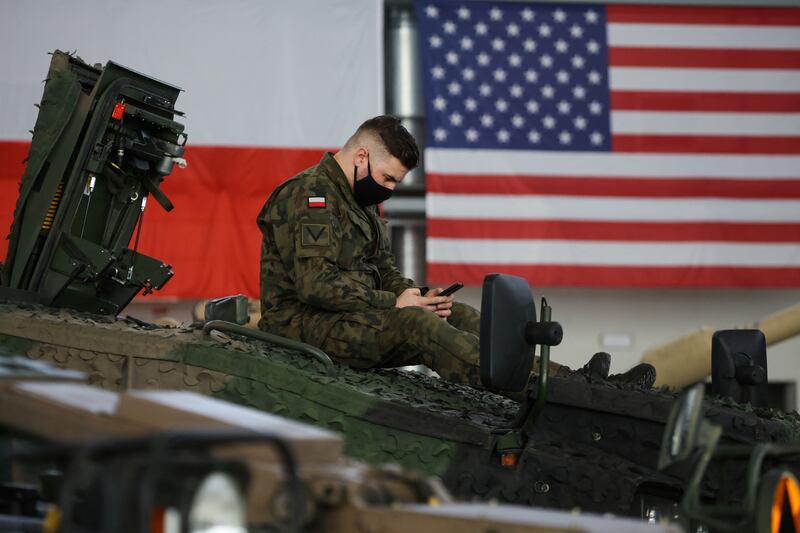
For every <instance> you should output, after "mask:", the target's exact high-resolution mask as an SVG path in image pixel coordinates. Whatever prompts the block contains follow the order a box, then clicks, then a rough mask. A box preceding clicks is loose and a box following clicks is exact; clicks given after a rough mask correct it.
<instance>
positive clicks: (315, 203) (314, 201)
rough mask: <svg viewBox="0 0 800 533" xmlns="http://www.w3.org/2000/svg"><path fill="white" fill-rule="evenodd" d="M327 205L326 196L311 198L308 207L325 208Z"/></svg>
mask: <svg viewBox="0 0 800 533" xmlns="http://www.w3.org/2000/svg"><path fill="white" fill-rule="evenodd" d="M326 203H327V202H326V201H325V197H324V196H309V197H308V207H325V204H326Z"/></svg>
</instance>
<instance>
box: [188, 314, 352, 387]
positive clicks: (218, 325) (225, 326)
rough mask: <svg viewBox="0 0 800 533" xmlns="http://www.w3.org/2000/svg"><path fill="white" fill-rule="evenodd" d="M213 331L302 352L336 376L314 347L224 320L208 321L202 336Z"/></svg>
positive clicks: (326, 360)
mask: <svg viewBox="0 0 800 533" xmlns="http://www.w3.org/2000/svg"><path fill="white" fill-rule="evenodd" d="M213 330H217V331H222V332H224V333H234V334H236V335H242V336H244V337H249V338H251V339H256V340H259V341H264V342H269V343H271V344H276V345H278V346H281V347H283V348H289V349H290V350H296V351H298V352H302V353H304V354H306V355H310V356H311V357H313V358H314V359H316V360H317V361H319V362H320V363H322V364H323V365H324V366H325V370H326V371H327V373H328V375H329V376H336V375H337V374H338V370H339V369H338V367H337V366H336V365H335V364H334V363H333V361H332V360H331V358H330V357H329V356H328V354H326V353H325V352H323V351H322V350H320V349H319V348H317V347H316V346H311V345H310V344H306V343H304V342H300V341H295V340H292V339H287V338H286V337H281V336H280V335H275V334H273V333H267V332H266V331H261V330H260V329H252V328H246V327H244V326H240V325H239V324H234V323H233V322H227V321H225V320H210V321H209V322H206V324H205V325H204V326H203V334H205V335H206V336H207V335H210V334H211V331H213Z"/></svg>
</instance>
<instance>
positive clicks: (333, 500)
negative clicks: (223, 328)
mask: <svg viewBox="0 0 800 533" xmlns="http://www.w3.org/2000/svg"><path fill="white" fill-rule="evenodd" d="M85 379H86V376H85V375H83V374H81V373H78V372H75V371H65V370H61V369H58V368H56V367H53V366H52V365H48V364H46V363H42V362H40V361H31V360H29V359H27V358H24V357H21V356H8V355H3V354H2V353H0V405H3V406H4V409H3V410H2V411H0V468H1V469H2V470H0V530H2V531H7V532H12V531H14V532H23V531H44V532H55V531H61V532H65V533H68V532H78V531H80V532H83V531H92V532H95V533H101V532H102V533H105V532H107V533H112V532H113V533H127V532H131V533H133V532H149V533H180V532H183V531H189V532H212V531H213V532H228V533H245V532H247V531H251V532H257V531H279V530H288V531H301V530H302V531H334V532H335V531H341V532H349V531H356V530H358V531H364V532H370V531H374V532H378V531H381V532H392V531H398V532H400V531H409V530H411V529H412V528H418V529H419V528H424V530H425V531H432V532H436V531H442V532H445V531H452V530H453V529H455V528H460V529H465V530H471V531H518V532H530V533H536V532H540V531H574V530H576V529H578V530H581V531H608V530H614V531H628V532H630V533H636V532H641V533H645V531H653V528H652V527H649V526H646V525H644V524H641V523H638V522H634V521H632V520H630V519H628V520H622V519H615V518H601V517H597V516H586V515H582V516H579V515H574V514H571V513H565V512H552V511H541V510H533V509H529V508H524V507H519V506H511V505H492V506H489V505H486V504H470V505H464V504H459V503H457V502H454V501H453V498H452V497H451V496H450V494H449V493H448V491H447V490H446V489H445V488H444V487H443V486H442V485H441V483H440V482H439V481H437V480H435V479H428V478H425V477H423V476H419V475H417V474H414V473H411V472H408V471H404V470H401V469H398V468H396V467H391V466H370V465H367V464H364V463H360V462H357V461H353V460H350V459H347V458H345V457H344V456H343V454H342V438H341V437H340V436H339V435H337V434H335V433H332V432H330V431H326V430H321V429H318V428H316V427H313V426H309V425H307V424H302V423H299V422H294V421H291V420H287V419H284V418H281V417H278V416H275V415H271V414H267V413H263V412H261V411H256V410H254V409H250V408H246V407H242V406H237V405H234V404H230V403H228V402H222V401H219V400H215V399H213V398H208V397H207V396H201V395H198V394H196V393H191V392H186V391H141V390H138V391H128V392H125V393H121V394H118V393H113V392H109V391H105V390H102V389H99V388H96V387H90V386H88V385H86V384H85V383H83V382H84V381H85ZM9 467H13V469H9ZM9 470H10V471H9ZM657 531H663V532H664V533H677V531H678V529H677V528H676V527H675V526H667V525H665V526H662V527H659V528H657Z"/></svg>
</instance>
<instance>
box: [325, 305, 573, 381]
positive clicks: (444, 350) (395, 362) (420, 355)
mask: <svg viewBox="0 0 800 533" xmlns="http://www.w3.org/2000/svg"><path fill="white" fill-rule="evenodd" d="M480 322H481V319H480V313H479V312H478V311H477V310H476V309H475V308H473V307H471V306H469V305H466V304H462V303H460V302H455V303H453V313H452V315H451V316H450V317H448V319H447V320H443V319H442V318H440V317H439V316H438V315H436V314H435V313H432V312H431V311H428V310H426V309H423V308H421V307H404V308H402V309H398V308H393V309H387V310H376V311H369V312H361V313H348V314H347V315H345V316H344V317H343V318H342V319H340V320H339V321H337V323H336V324H335V325H334V326H333V328H331V330H330V333H329V334H328V337H327V338H326V340H325V342H324V343H323V345H322V346H321V348H322V350H324V351H325V352H326V353H327V354H328V355H330V356H331V357H332V358H334V359H335V360H336V361H337V362H339V363H342V364H346V365H348V366H352V367H355V368H393V367H399V366H408V365H418V364H423V365H425V366H427V367H428V368H431V369H433V370H435V371H436V372H437V373H438V374H439V375H440V376H441V377H442V378H444V379H447V380H449V381H452V382H455V383H462V384H465V385H471V386H473V387H478V388H483V384H482V383H481V372H480V341H479V335H480ZM549 368H550V372H551V374H555V373H557V372H560V371H563V369H564V368H565V367H561V365H558V364H557V363H551V364H550V367H549Z"/></svg>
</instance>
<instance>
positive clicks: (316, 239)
mask: <svg viewBox="0 0 800 533" xmlns="http://www.w3.org/2000/svg"><path fill="white" fill-rule="evenodd" d="M300 232H301V233H300V243H301V244H302V245H303V246H330V245H331V226H330V224H302V225H301V228H300Z"/></svg>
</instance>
